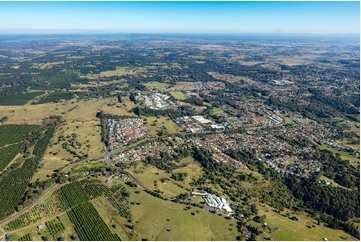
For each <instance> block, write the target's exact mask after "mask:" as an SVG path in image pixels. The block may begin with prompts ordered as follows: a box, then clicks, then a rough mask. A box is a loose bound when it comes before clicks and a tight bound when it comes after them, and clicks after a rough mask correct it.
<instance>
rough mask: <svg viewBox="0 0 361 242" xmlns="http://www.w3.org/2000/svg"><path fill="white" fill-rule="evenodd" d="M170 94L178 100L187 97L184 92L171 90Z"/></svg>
mask: <svg viewBox="0 0 361 242" xmlns="http://www.w3.org/2000/svg"><path fill="white" fill-rule="evenodd" d="M170 95H172V97H174V98H175V99H177V100H184V99H186V98H187V96H186V95H184V93H183V92H170Z"/></svg>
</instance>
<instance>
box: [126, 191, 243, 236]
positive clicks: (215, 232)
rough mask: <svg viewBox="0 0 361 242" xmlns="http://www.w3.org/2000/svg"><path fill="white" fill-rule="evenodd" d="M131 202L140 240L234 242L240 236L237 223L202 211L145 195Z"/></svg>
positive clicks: (143, 193) (133, 195) (133, 194)
mask: <svg viewBox="0 0 361 242" xmlns="http://www.w3.org/2000/svg"><path fill="white" fill-rule="evenodd" d="M130 198H131V202H134V203H135V205H133V206H131V210H132V215H133V220H134V223H135V231H136V238H135V239H137V240H140V239H148V240H209V241H210V240H235V239H236V236H237V235H238V233H237V229H236V225H235V221H232V220H226V219H225V218H223V217H220V216H218V215H215V214H212V213H210V212H208V211H205V210H203V209H200V208H194V207H191V208H190V209H187V208H186V207H187V206H186V205H182V204H177V203H170V202H166V204H165V205H164V204H163V203H162V200H161V199H159V198H155V197H153V196H151V195H149V194H147V193H145V192H143V191H140V192H139V193H138V194H136V193H132V194H131V197H130ZM137 203H139V205H137ZM192 213H193V214H194V215H192Z"/></svg>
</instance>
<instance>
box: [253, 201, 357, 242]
mask: <svg viewBox="0 0 361 242" xmlns="http://www.w3.org/2000/svg"><path fill="white" fill-rule="evenodd" d="M259 214H260V215H263V214H264V215H266V219H265V222H267V224H268V225H269V226H271V227H277V228H278V229H277V230H275V231H273V232H272V233H268V234H269V235H270V236H271V238H272V239H273V240H288V241H295V240H303V241H307V240H308V241H310V240H311V241H322V238H327V239H328V240H331V241H334V240H355V238H353V237H352V236H350V235H348V234H346V233H345V232H343V231H341V230H334V229H330V228H328V227H326V226H325V225H323V224H321V225H317V221H315V220H314V219H312V218H311V217H308V216H307V215H305V214H303V213H296V214H295V215H296V217H297V218H298V219H299V220H298V221H294V220H291V219H290V218H288V217H287V216H285V217H284V216H282V215H281V214H285V212H281V214H279V213H276V212H274V211H273V210H272V208H271V207H269V206H267V205H265V206H264V207H262V206H259ZM313 225H314V227H313ZM259 226H261V225H260V224H259ZM265 237H267V236H266V235H265V234H262V235H260V236H258V239H259V240H265V239H266V238H265Z"/></svg>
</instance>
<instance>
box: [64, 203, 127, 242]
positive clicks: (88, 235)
mask: <svg viewBox="0 0 361 242" xmlns="http://www.w3.org/2000/svg"><path fill="white" fill-rule="evenodd" d="M67 214H68V217H69V219H70V221H71V222H72V223H73V224H74V226H75V232H76V233H77V235H78V236H79V239H80V240H82V241H96V240H97V241H119V240H120V238H119V236H118V235H117V234H112V233H111V231H110V229H109V228H108V226H107V225H106V224H105V223H104V221H103V219H102V218H101V217H100V215H99V213H98V212H97V211H96V209H95V208H94V206H93V205H92V204H91V203H90V202H86V203H83V204H80V205H78V206H76V207H74V208H72V209H71V210H70V211H69V212H67Z"/></svg>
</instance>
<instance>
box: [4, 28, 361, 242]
mask: <svg viewBox="0 0 361 242" xmlns="http://www.w3.org/2000/svg"><path fill="white" fill-rule="evenodd" d="M262 38H263V39H262V40H260V39H257V38H254V37H250V36H248V37H247V38H244V36H237V37H235V36H227V38H223V37H222V38H213V37H212V36H208V35H207V36H202V37H197V36H196V35H195V36H184V37H181V36H173V35H169V36H168V35H161V36H158V35H156V34H155V35H149V36H148V35H130V36H128V35H111V36H110V35H94V36H75V35H74V36H61V35H59V36H54V38H53V36H51V37H50V35H49V36H32V37H31V38H30V37H29V36H24V37H21V38H13V37H12V36H7V37H6V38H0V53H1V54H0V124H1V125H0V137H1V138H0V191H1V196H0V224H1V229H0V236H2V234H5V233H10V234H11V237H10V240H22V241H24V240H44V241H45V240H59V241H60V240H119V239H121V240H167V241H168V240H207V241H208V240H248V241H253V240H256V239H258V240H322V238H327V239H329V240H348V239H349V240H353V239H354V238H355V239H359V218H358V215H359V200H358V197H359V193H360V189H359V184H358V183H359V178H358V176H359V172H360V171H359V150H358V148H359V133H358V132H359V111H360V108H359V95H358V94H359V85H360V82H359V53H358V51H359V40H358V39H355V40H347V41H346V40H345V41H343V39H337V38H336V39H333V38H330V39H328V37H327V38H326V37H324V38H322V41H321V39H317V38H319V37H312V38H314V39H312V40H311V39H310V40H308V39H307V38H305V39H303V38H299V37H297V36H293V37H292V38H289V37H274V38H273V37H272V38H271V39H268V38H267V36H263V37H262ZM291 40H292V41H291ZM315 40H319V41H315ZM341 40H342V41H341ZM290 41H291V42H290ZM307 57H309V58H311V61H307ZM295 64H297V65H295ZM197 116H198V117H197ZM335 147H336V148H335ZM193 192H197V193H193ZM222 198H223V199H225V200H226V201H224V200H222ZM228 205H229V206H228ZM19 213H20V214H19ZM264 223H267V224H268V226H269V227H267V226H266V225H265V224H264ZM40 224H42V225H44V226H41V227H39V228H38V227H37V226H38V225H40Z"/></svg>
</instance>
